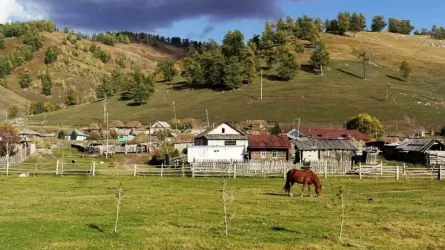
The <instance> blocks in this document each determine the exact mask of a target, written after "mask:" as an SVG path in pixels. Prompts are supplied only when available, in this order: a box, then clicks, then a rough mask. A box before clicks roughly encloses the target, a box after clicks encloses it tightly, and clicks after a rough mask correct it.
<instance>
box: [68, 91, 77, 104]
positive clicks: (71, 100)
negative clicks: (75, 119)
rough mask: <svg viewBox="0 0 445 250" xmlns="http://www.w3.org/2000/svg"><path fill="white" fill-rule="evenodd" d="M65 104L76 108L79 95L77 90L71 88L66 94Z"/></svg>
mask: <svg viewBox="0 0 445 250" xmlns="http://www.w3.org/2000/svg"><path fill="white" fill-rule="evenodd" d="M65 104H66V105H68V106H74V105H76V104H77V93H76V90H74V89H72V88H70V89H68V91H67V92H66V96H65Z"/></svg>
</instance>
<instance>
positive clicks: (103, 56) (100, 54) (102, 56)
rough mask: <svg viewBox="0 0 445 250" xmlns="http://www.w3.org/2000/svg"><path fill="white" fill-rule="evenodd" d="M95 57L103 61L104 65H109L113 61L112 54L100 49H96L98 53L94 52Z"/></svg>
mask: <svg viewBox="0 0 445 250" xmlns="http://www.w3.org/2000/svg"><path fill="white" fill-rule="evenodd" d="M94 57H96V58H97V59H99V60H101V61H102V62H103V63H107V62H108V61H110V59H111V56H110V54H108V52H106V51H105V50H103V49H102V48H100V47H99V48H97V49H96V52H94Z"/></svg>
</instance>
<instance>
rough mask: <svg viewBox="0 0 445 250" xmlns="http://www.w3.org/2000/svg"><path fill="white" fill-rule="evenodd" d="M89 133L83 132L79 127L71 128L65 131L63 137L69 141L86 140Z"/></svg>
mask: <svg viewBox="0 0 445 250" xmlns="http://www.w3.org/2000/svg"><path fill="white" fill-rule="evenodd" d="M87 137H88V136H87V135H86V134H84V133H83V132H80V131H79V130H77V129H73V130H69V131H66V132H65V133H63V138H62V139H65V140H68V141H85V140H86V139H87Z"/></svg>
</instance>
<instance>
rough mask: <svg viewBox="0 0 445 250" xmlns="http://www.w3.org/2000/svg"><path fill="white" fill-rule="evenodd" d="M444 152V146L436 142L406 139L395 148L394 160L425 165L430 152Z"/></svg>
mask: <svg viewBox="0 0 445 250" xmlns="http://www.w3.org/2000/svg"><path fill="white" fill-rule="evenodd" d="M443 151H445V145H444V144H443V143H442V142H440V141H438V140H430V139H406V140H404V141H402V142H401V143H400V144H399V145H398V146H396V147H395V152H396V159H397V160H399V161H406V162H410V163H414V164H427V163H428V162H429V159H428V157H429V155H430V154H431V153H432V152H443Z"/></svg>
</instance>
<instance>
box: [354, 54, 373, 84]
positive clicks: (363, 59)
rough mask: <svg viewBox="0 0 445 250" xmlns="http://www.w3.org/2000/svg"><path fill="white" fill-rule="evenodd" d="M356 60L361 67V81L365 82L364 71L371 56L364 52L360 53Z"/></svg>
mask: <svg viewBox="0 0 445 250" xmlns="http://www.w3.org/2000/svg"><path fill="white" fill-rule="evenodd" d="M357 60H359V61H360V63H361V64H362V66H363V79H364V80H366V70H367V68H368V64H369V61H370V60H371V56H370V55H369V54H368V53H367V52H366V51H364V50H362V51H360V52H359V53H358V55H357Z"/></svg>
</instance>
